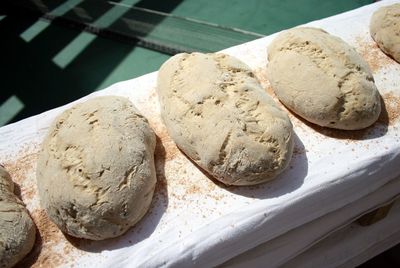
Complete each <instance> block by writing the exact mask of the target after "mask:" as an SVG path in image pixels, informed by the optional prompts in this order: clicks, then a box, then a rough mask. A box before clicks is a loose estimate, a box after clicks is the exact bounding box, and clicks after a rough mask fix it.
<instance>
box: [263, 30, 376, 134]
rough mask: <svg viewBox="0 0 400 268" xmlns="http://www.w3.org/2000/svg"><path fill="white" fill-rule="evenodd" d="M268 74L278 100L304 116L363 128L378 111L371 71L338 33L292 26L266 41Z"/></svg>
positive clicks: (329, 124) (324, 123)
mask: <svg viewBox="0 0 400 268" xmlns="http://www.w3.org/2000/svg"><path fill="white" fill-rule="evenodd" d="M268 60H269V63H268V67H267V74H268V79H269V80H270V82H271V85H272V88H273V89H274V91H275V93H276V95H277V96H278V98H279V100H280V101H281V102H282V103H283V104H285V106H287V107H288V108H289V109H291V110H292V111H293V112H295V113H296V114H298V115H300V116H301V117H303V118H304V119H306V120H308V121H310V122H312V123H314V124H317V125H320V126H323V127H330V128H337V129H345V130H354V129H362V128H365V127H368V126H370V125H371V124H373V123H374V122H375V121H376V120H377V119H378V117H379V114H380V112H381V105H380V95H379V92H378V90H377V88H376V86H375V83H374V79H373V77H372V73H371V71H370V69H369V67H368V65H367V63H366V62H365V61H364V60H363V59H362V58H361V56H360V55H358V53H357V52H356V51H355V49H353V48H352V47H350V46H349V45H348V44H347V43H345V42H344V41H343V40H342V39H340V38H338V37H335V36H332V35H330V34H328V33H327V32H325V31H323V30H321V29H317V28H307V27H302V28H293V29H290V30H287V31H285V32H283V33H281V34H280V35H279V36H278V37H277V38H275V40H274V41H273V42H272V43H271V44H270V46H269V47H268Z"/></svg>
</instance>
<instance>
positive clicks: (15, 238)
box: [0, 166, 36, 268]
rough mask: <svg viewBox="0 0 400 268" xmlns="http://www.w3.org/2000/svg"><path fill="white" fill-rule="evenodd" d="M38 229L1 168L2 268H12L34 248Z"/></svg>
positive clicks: (0, 249) (8, 176)
mask: <svg viewBox="0 0 400 268" xmlns="http://www.w3.org/2000/svg"><path fill="white" fill-rule="evenodd" d="M35 235H36V227H35V225H34V223H33V221H32V219H31V218H30V216H29V213H28V211H27V210H26V208H25V206H24V204H23V203H22V201H21V200H19V199H18V197H17V196H16V195H14V183H13V181H12V180H11V177H10V175H9V174H8V172H7V171H6V170H5V169H4V168H3V167H1V166H0V267H1V268H5V267H12V266H14V265H15V264H16V263H17V262H18V261H20V260H21V259H22V258H23V257H25V256H26V255H27V254H28V253H29V252H30V251H31V249H32V248H33V244H34V243H35Z"/></svg>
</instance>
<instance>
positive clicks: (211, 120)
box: [158, 53, 293, 185]
mask: <svg viewBox="0 0 400 268" xmlns="http://www.w3.org/2000/svg"><path fill="white" fill-rule="evenodd" d="M158 95H159V100H160V104H161V115H162V118H163V121H164V123H165V125H166V127H167V129H168V132H169V134H170V135H171V137H172V139H173V140H174V141H175V143H176V144H177V145H178V147H179V148H180V149H182V151H184V152H185V154H186V155H187V156H189V157H190V158H191V159H193V160H194V161H195V162H196V163H197V164H198V165H199V166H200V167H202V168H203V169H205V170H206V171H207V172H209V173H210V174H211V175H212V176H214V177H215V178H216V179H218V180H219V181H221V182H223V183H225V184H228V185H252V184H258V183H262V182H265V181H267V180H271V179H273V178H274V177H275V176H276V175H278V174H279V173H281V172H282V171H283V169H285V167H286V166H287V165H288V163H289V161H290V159H291V156H292V149H293V129H292V124H291V122H290V120H289V118H288V116H287V115H286V113H285V112H283V111H282V110H281V109H280V108H279V107H278V106H277V105H276V103H275V102H274V101H273V100H272V98H271V97H270V96H268V95H267V94H266V92H265V91H264V89H263V88H262V87H261V85H260V83H259V81H258V80H257V79H256V78H255V77H254V74H253V73H252V72H251V70H250V69H249V67H248V66H247V65H245V64H244V63H242V62H241V61H239V60H238V59H236V58H234V57H231V56H229V55H225V54H201V53H192V54H178V55H176V56H174V57H172V58H170V59H169V60H168V61H167V62H166V63H164V64H163V65H162V66H161V69H160V71H159V74H158Z"/></svg>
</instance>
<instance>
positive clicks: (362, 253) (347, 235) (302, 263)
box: [282, 201, 400, 268]
mask: <svg viewBox="0 0 400 268" xmlns="http://www.w3.org/2000/svg"><path fill="white" fill-rule="evenodd" d="M399 223H400V202H399V201H397V202H395V204H394V205H393V207H392V209H391V210H390V212H389V214H388V215H387V216H386V218H384V219H383V220H381V221H379V222H377V223H375V224H373V225H370V226H364V227H363V226H360V225H358V224H356V223H353V224H350V225H348V226H347V227H346V228H343V229H341V230H339V231H337V232H335V233H333V234H332V235H330V236H329V237H327V238H326V239H324V240H322V241H321V242H319V243H317V244H315V245H314V246H313V247H312V248H310V249H309V250H307V251H306V252H304V253H303V254H300V255H299V256H297V257H295V258H294V259H292V260H291V261H289V262H288V263H286V264H285V265H283V266H282V267H285V268H290V267H296V268H301V267H305V268H306V267H307V268H308V267H326V268H330V267H332V268H347V267H348V268H350V267H356V266H357V265H360V264H362V263H364V262H365V261H367V260H369V259H370V258H373V257H374V256H376V255H378V254H380V253H382V252H383V251H385V250H387V249H389V248H391V247H393V246H395V245H396V244H397V243H399V241H400V229H399Z"/></svg>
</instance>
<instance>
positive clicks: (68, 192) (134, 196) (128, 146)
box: [37, 96, 156, 240]
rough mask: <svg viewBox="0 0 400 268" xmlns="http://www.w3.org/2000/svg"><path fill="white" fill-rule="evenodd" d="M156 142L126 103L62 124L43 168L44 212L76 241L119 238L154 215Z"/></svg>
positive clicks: (90, 108) (91, 106)
mask: <svg viewBox="0 0 400 268" xmlns="http://www.w3.org/2000/svg"><path fill="white" fill-rule="evenodd" d="M155 144H156V139H155V135H154V133H153V131H152V130H151V128H150V126H149V124H148V122H147V120H146V119H145V118H144V117H143V116H142V115H140V114H139V112H138V111H137V110H136V108H135V107H134V106H133V104H132V103H131V102H130V101H129V100H128V99H126V98H122V97H116V96H105V97H97V98H94V99H91V100H88V101H86V102H83V103H80V104H77V105H75V106H73V107H72V108H70V109H68V110H66V111H64V112H63V113H62V114H61V115H60V116H58V117H57V118H56V120H55V122H54V123H53V125H52V126H51V128H50V130H49V133H48V135H47V137H46V139H45V140H44V143H43V150H42V151H41V152H40V154H39V159H38V164H37V182H38V188H39V195H40V199H41V204H42V206H43V207H44V208H45V209H46V211H47V213H48V215H49V217H50V219H51V220H52V221H53V222H54V223H56V224H57V226H58V227H59V228H60V229H61V230H62V231H63V232H66V233H68V234H70V235H72V236H76V237H82V238H87V239H92V240H101V239H106V238H111V237H116V236H119V235H121V234H123V233H124V232H126V231H127V230H128V229H129V228H130V227H131V226H133V225H134V224H136V223H137V222H138V221H139V220H140V219H141V218H142V217H143V215H144V214H145V213H146V211H147V210H148V208H149V206H150V203H151V200H152V197H153V192H154V188H155V183H156V175H155V167H154V155H153V154H154V149H155Z"/></svg>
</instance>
